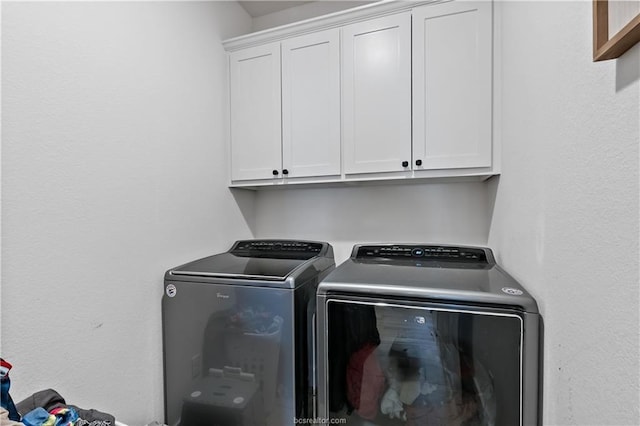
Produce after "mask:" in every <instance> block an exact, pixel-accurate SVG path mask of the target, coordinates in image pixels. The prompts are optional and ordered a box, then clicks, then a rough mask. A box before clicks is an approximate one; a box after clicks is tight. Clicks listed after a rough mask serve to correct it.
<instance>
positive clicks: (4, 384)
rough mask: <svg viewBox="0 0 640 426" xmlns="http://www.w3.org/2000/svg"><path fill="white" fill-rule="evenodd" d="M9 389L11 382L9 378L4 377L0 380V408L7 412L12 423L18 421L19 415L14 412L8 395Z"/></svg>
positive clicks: (13, 405) (14, 406)
mask: <svg viewBox="0 0 640 426" xmlns="http://www.w3.org/2000/svg"><path fill="white" fill-rule="evenodd" d="M10 387H11V380H10V379H9V376H5V377H3V378H2V379H0V406H2V408H4V409H5V410H7V411H8V412H9V420H13V421H14V422H19V421H20V414H18V410H16V405H15V404H14V403H13V399H11V395H9V388H10Z"/></svg>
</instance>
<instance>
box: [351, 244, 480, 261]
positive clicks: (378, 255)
mask: <svg viewBox="0 0 640 426" xmlns="http://www.w3.org/2000/svg"><path fill="white" fill-rule="evenodd" d="M355 259H397V260H402V259H406V260H408V259H416V260H417V259H423V260H437V261H443V260H444V261H455V262H473V263H487V255H486V253H485V251H484V250H483V249H481V248H476V247H455V246H436V245H421V244H415V245H414V244H392V245H366V246H360V247H359V248H358V251H357V252H356V254H355Z"/></svg>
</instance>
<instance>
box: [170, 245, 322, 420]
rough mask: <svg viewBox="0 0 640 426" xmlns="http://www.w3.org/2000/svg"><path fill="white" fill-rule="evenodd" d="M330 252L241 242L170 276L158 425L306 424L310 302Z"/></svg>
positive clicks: (312, 304) (313, 247)
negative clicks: (161, 408) (161, 410)
mask: <svg viewBox="0 0 640 426" xmlns="http://www.w3.org/2000/svg"><path fill="white" fill-rule="evenodd" d="M334 268H335V262H334V258H333V248H332V247H331V245H329V244H327V243H324V242H317V241H292V240H243V241H237V242H236V243H235V244H233V246H232V247H231V248H230V249H229V250H228V251H227V252H225V253H220V254H216V255H213V256H209V257H206V258H203V259H199V260H196V261H193V262H190V263H187V264H185V265H182V266H179V267H176V268H173V269H170V270H169V271H167V272H166V274H165V279H164V285H165V291H164V295H163V298H162V333H163V351H164V406H165V423H166V424H168V425H170V426H177V425H180V426H284V425H292V424H294V423H295V419H296V418H298V419H300V418H308V417H310V415H311V411H312V409H311V406H312V402H311V399H312V396H313V395H312V385H313V353H314V351H313V348H314V343H313V338H314V330H313V328H314V318H313V316H314V314H315V301H316V299H315V296H316V290H317V286H318V283H319V281H320V280H321V279H323V278H324V277H325V276H326V275H327V274H328V273H329V272H330V271H331V270H333V269H334Z"/></svg>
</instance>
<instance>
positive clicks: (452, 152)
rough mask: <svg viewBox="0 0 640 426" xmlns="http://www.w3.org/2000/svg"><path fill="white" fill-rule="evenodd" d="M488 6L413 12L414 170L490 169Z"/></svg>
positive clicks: (448, 6)
mask: <svg viewBox="0 0 640 426" xmlns="http://www.w3.org/2000/svg"><path fill="white" fill-rule="evenodd" d="M491 64H492V5H491V2H488V1H477V2H458V1H453V2H448V3H443V4H437V5H433V6H423V7H419V8H416V9H414V11H413V156H414V160H416V161H417V160H421V161H422V166H421V167H416V168H417V169H420V168H424V169H451V168H465V167H490V166H491V140H492V132H491V131H492V124H491V117H492V113H491V108H492V97H491V94H492V80H491V71H492V70H491Z"/></svg>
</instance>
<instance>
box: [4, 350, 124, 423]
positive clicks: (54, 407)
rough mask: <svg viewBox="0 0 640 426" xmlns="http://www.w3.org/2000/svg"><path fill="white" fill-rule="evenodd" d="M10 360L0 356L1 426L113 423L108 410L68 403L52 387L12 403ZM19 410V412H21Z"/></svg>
mask: <svg viewBox="0 0 640 426" xmlns="http://www.w3.org/2000/svg"><path fill="white" fill-rule="evenodd" d="M9 370H11V364H9V363H8V362H7V361H5V360H3V359H2V358H0V385H1V386H0V391H1V392H0V405H1V408H0V425H2V426H114V425H115V424H116V421H115V418H114V417H113V416H112V415H111V414H107V413H102V412H100V411H97V410H93V409H90V410H84V409H82V408H78V407H77V406H75V405H68V404H67V403H66V402H65V400H64V398H63V397H62V396H61V395H60V394H59V393H58V392H56V391H54V390H53V389H46V390H43V391H40V392H36V393H34V394H33V395H31V396H30V397H28V398H26V399H25V400H23V401H20V402H19V403H17V404H15V403H14V402H13V400H12V398H11V395H9V388H10V386H11V381H10V379H9ZM21 413H22V414H21Z"/></svg>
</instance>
